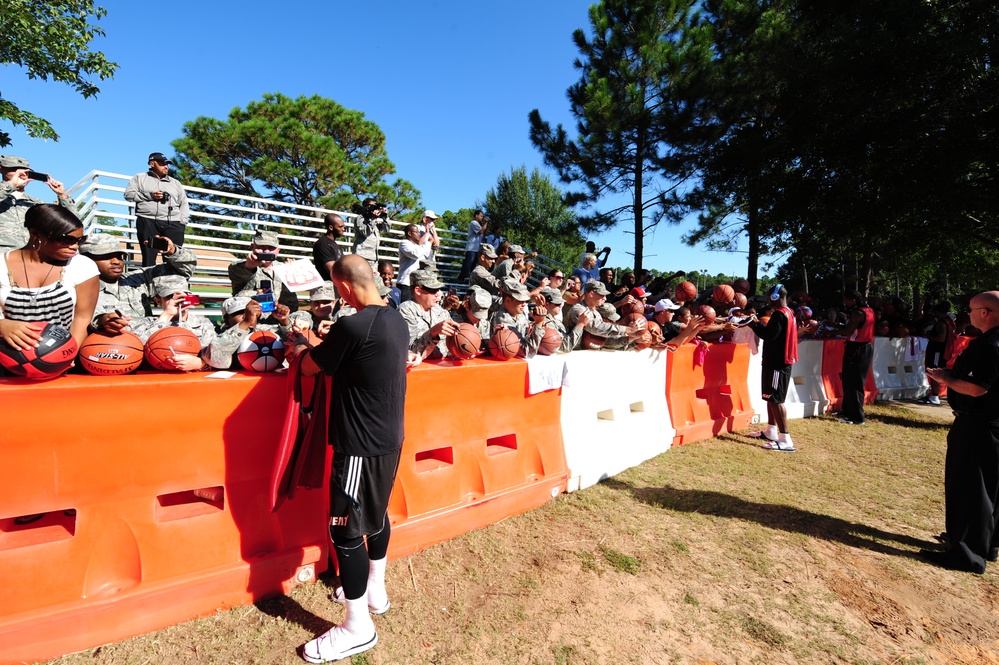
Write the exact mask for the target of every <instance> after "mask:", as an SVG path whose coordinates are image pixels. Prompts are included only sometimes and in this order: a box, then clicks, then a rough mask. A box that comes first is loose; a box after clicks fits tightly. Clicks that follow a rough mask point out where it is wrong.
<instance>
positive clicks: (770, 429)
mask: <svg viewBox="0 0 999 665" xmlns="http://www.w3.org/2000/svg"><path fill="white" fill-rule="evenodd" d="M765 436H766V437H767V438H768V439H770V440H771V441H773V440H774V439H776V438H777V425H767V429H766V434H765Z"/></svg>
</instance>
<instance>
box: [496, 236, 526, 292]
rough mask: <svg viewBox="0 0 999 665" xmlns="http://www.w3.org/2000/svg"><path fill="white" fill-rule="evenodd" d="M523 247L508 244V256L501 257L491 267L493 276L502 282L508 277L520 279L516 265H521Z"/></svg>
mask: <svg viewBox="0 0 999 665" xmlns="http://www.w3.org/2000/svg"><path fill="white" fill-rule="evenodd" d="M523 262H524V248H523V247H521V246H520V245H510V258H507V259H503V260H502V261H500V263H499V264H498V265H497V266H496V267H495V268H493V277H495V278H496V279H498V280H500V282H501V283H502V282H503V281H504V280H506V279H508V278H513V279H515V280H517V281H518V282H519V281H521V279H520V278H521V273H520V270H519V268H518V266H523Z"/></svg>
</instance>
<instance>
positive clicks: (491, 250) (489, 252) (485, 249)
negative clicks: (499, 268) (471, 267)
mask: <svg viewBox="0 0 999 665" xmlns="http://www.w3.org/2000/svg"><path fill="white" fill-rule="evenodd" d="M479 251H480V252H482V253H483V254H484V255H485V256H486V257H487V258H490V259H495V258H496V256H497V254H496V248H495V247H493V246H492V245H490V244H489V243H488V242H484V243H482V244H481V245H479Z"/></svg>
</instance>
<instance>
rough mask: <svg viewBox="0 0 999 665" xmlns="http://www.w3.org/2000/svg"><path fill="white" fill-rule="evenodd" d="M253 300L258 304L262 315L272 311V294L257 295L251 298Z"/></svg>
mask: <svg viewBox="0 0 999 665" xmlns="http://www.w3.org/2000/svg"><path fill="white" fill-rule="evenodd" d="M253 299H254V300H256V301H257V302H258V303H260V311H261V312H263V313H264V314H266V313H268V312H273V311H274V294H273V293H257V294H256V295H254V296H253Z"/></svg>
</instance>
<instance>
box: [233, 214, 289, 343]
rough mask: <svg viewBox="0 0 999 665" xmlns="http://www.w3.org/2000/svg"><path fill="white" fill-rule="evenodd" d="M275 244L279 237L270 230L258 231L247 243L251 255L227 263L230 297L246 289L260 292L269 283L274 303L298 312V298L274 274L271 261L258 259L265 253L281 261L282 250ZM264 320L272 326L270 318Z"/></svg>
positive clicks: (266, 316)
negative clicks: (230, 286) (230, 285)
mask: <svg viewBox="0 0 999 665" xmlns="http://www.w3.org/2000/svg"><path fill="white" fill-rule="evenodd" d="M278 245H279V242H278V236H277V234H276V233H274V232H273V231H257V232H256V233H255V234H254V236H253V240H252V242H251V243H250V255H249V256H247V257H246V259H245V260H243V261H234V262H233V263H231V264H229V281H230V282H232V294H233V295H236V294H237V293H239V292H240V291H245V290H247V289H249V290H252V291H257V292H260V291H262V290H264V283H265V282H270V284H271V293H272V294H273V295H274V302H275V304H277V303H281V304H283V305H285V306H286V307H288V309H290V310H291V311H293V312H294V311H296V310H297V309H298V295H297V294H296V293H295V292H294V291H292V290H290V289H289V288H288V287H287V286H285V284H284V282H282V281H281V279H280V278H279V277H278V276H277V274H276V273H275V272H274V268H273V265H274V261H270V260H261V259H260V258H259V256H260V255H267V254H275V255H278V258H280V256H279V255H280V252H281V248H280V247H279V246H278ZM275 260H277V259H275ZM264 318H265V319H266V320H267V322H268V323H272V321H271V320H270V319H271V317H270V316H268V315H266V314H265V315H264Z"/></svg>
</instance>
